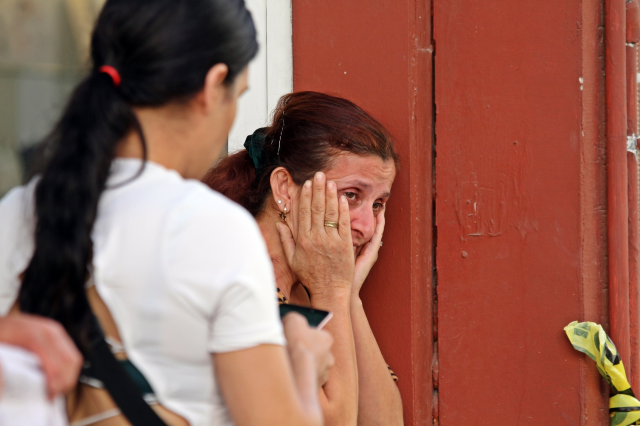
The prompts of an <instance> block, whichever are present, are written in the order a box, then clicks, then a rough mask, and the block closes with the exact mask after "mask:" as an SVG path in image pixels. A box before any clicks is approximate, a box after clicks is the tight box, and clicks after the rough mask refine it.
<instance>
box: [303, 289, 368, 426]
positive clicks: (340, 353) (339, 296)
mask: <svg viewBox="0 0 640 426" xmlns="http://www.w3.org/2000/svg"><path fill="white" fill-rule="evenodd" d="M311 306H313V307H314V308H317V309H322V310H326V311H331V312H333V318H332V319H331V321H329V322H328V323H327V325H326V326H325V329H326V330H327V331H328V332H329V333H331V335H332V336H333V338H334V341H335V343H334V345H333V355H334V356H335V359H336V364H335V366H334V367H333V369H332V370H331V374H330V375H329V380H327V383H325V385H324V386H323V388H322V390H323V392H321V393H320V401H321V403H322V412H323V413H324V417H325V423H326V425H327V426H344V425H355V424H356V422H357V417H358V410H357V408H358V369H357V363H356V347H355V344H354V339H353V330H352V319H351V312H350V294H349V292H348V291H347V292H342V293H340V292H335V293H334V294H333V295H332V297H314V296H312V297H311Z"/></svg>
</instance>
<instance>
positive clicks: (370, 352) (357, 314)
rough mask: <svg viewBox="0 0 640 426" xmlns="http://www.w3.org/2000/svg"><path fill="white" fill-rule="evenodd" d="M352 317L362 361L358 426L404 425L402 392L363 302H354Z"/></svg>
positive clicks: (359, 365)
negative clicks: (392, 374)
mask: <svg viewBox="0 0 640 426" xmlns="http://www.w3.org/2000/svg"><path fill="white" fill-rule="evenodd" d="M351 317H352V322H353V334H354V336H355V342H356V354H357V357H358V384H359V388H360V397H359V399H358V425H359V426H373V425H380V426H382V425H384V426H396V425H403V420H402V400H401V399H400V391H399V390H398V387H397V386H396V384H395V382H394V381H393V378H392V377H391V374H390V373H389V369H388V368H387V364H386V362H385V360H384V358H383V357H382V353H381V352H380V348H379V347H378V342H376V338H375V336H374V335H373V332H372V331H371V327H370V326H369V321H368V320H367V316H366V315H365V312H364V309H363V307H362V301H361V300H360V298H355V297H354V298H352V300H351Z"/></svg>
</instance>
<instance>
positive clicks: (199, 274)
mask: <svg viewBox="0 0 640 426" xmlns="http://www.w3.org/2000/svg"><path fill="white" fill-rule="evenodd" d="M140 165H141V161H139V160H134V159H117V160H115V161H114V163H113V166H112V174H111V176H110V178H109V181H108V185H107V188H111V189H107V190H106V191H105V192H104V193H103V195H102V197H101V199H100V204H99V207H98V216H97V219H96V222H95V225H94V229H93V233H92V238H93V243H94V257H93V267H94V276H93V278H94V281H95V284H96V288H97V290H98V292H99V294H100V296H101V297H102V299H103V300H104V302H105V303H106V304H107V306H108V308H109V310H110V311H111V314H112V316H113V318H114V320H115V322H116V324H117V326H118V330H119V332H120V335H121V338H122V340H123V344H124V347H125V349H126V352H127V355H128V357H129V359H130V360H131V362H133V364H134V365H135V366H136V367H137V368H138V369H139V370H140V371H141V372H142V374H143V375H144V376H145V378H146V379H147V380H148V381H149V383H150V384H151V386H152V388H153V390H154V392H155V395H156V397H157V398H158V400H159V401H160V403H161V404H162V405H164V406H165V407H167V408H168V409H170V410H172V411H174V412H176V413H177V414H179V415H181V416H183V417H185V418H186V419H187V420H188V421H189V422H190V424H191V426H200V425H207V426H208V425H215V426H217V425H229V424H231V420H230V417H229V414H228V411H227V408H226V406H225V404H224V402H223V400H222V395H221V394H220V390H219V389H218V386H217V383H216V380H215V374H214V370H213V366H212V362H211V355H210V354H211V353H216V352H230V351H236V350H241V349H246V348H250V347H254V346H257V345H260V344H276V345H283V344H284V336H283V332H282V325H281V323H280V319H279V315H278V308H277V304H276V299H275V295H274V294H275V280H274V275H273V269H272V265H271V261H270V259H269V257H268V254H267V250H266V246H265V243H264V240H263V239H262V236H261V234H260V231H259V228H258V226H257V224H256V222H255V220H254V219H253V218H252V217H251V215H250V214H249V213H248V212H247V211H245V210H244V209H242V208H241V207H240V206H238V205H236V204H234V203H233V202H231V201H229V200H228V199H227V198H225V197H223V196H222V195H220V194H218V193H216V192H214V191H212V190H211V189H209V188H208V187H206V186H205V185H203V184H202V183H200V182H198V181H194V180H185V179H183V178H182V177H181V176H180V175H179V174H178V173H176V172H175V171H172V170H167V169H165V168H164V167H162V166H160V165H158V164H155V163H152V162H147V164H146V165H145V169H144V172H143V173H142V175H141V176H139V177H137V178H135V179H134V180H133V181H131V182H129V183H126V184H124V185H122V186H119V187H118V186H116V185H117V184H118V183H122V182H125V181H127V180H128V179H130V178H131V177H133V176H135V175H136V173H137V172H138V170H139V168H140ZM34 187H35V182H33V181H32V182H31V183H30V184H29V185H28V186H26V187H20V188H17V189H14V190H12V191H11V192H10V193H9V194H7V195H6V196H5V198H4V199H2V200H1V201H0V315H5V314H6V313H7V312H8V310H9V309H10V307H11V306H12V305H13V303H14V301H15V300H16V297H17V293H18V289H19V286H20V282H19V279H18V276H19V275H20V274H21V273H22V272H23V271H24V270H25V269H26V267H27V265H28V263H29V261H30V258H31V256H32V255H33V190H34Z"/></svg>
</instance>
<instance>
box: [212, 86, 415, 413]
mask: <svg viewBox="0 0 640 426" xmlns="http://www.w3.org/2000/svg"><path fill="white" fill-rule="evenodd" d="M245 147H246V150H242V151H240V152H238V153H235V154H232V155H230V156H228V157H226V158H224V159H223V160H222V161H221V162H220V163H219V164H218V165H217V166H216V167H215V168H213V169H211V170H210V171H209V172H208V173H207V174H206V175H205V176H204V178H203V182H205V183H206V184H208V185H209V186H210V187H211V188H213V189H215V190H217V191H219V192H221V193H222V194H224V195H226V196H227V197H229V198H231V199H232V200H234V201H236V202H237V203H239V204H240V205H242V206H243V207H245V208H246V209H247V210H249V212H250V213H251V214H252V215H253V216H254V217H255V218H256V220H257V221H258V225H259V226H260V230H261V231H262V235H263V236H264V238H265V240H266V242H267V248H268V250H269V256H270V257H271V261H272V263H273V267H274V270H275V273H276V284H277V286H278V290H279V295H278V297H279V300H280V302H281V303H289V301H291V303H294V304H299V305H307V306H312V307H314V308H318V309H323V310H328V311H332V312H333V313H334V317H333V319H332V320H331V321H330V322H329V323H328V324H327V325H326V329H327V330H328V331H330V332H331V334H332V335H333V337H334V339H335V344H334V347H333V353H334V356H335V358H336V364H335V367H334V369H333V370H332V373H331V376H330V378H329V380H328V381H327V383H325V385H324V386H323V392H321V401H322V406H323V412H324V415H325V420H326V424H327V425H340V426H342V425H355V424H356V422H357V424H358V425H401V424H402V401H401V400H400V394H399V392H398V388H397V387H396V385H395V383H394V381H395V380H396V379H397V378H396V377H395V375H394V374H393V372H391V371H390V369H389V368H388V366H387V365H386V363H385V361H384V359H383V356H382V354H381V352H380V348H379V347H378V344H377V342H376V339H375V337H374V335H373V333H372V331H371V328H370V327H369V323H368V321H367V317H366V315H365V312H364V310H363V307H362V302H361V300H360V296H359V293H360V289H361V287H362V284H363V283H364V280H365V278H366V276H367V275H368V273H369V271H370V270H371V267H372V266H373V264H374V263H375V261H376V260H377V257H378V250H379V248H380V246H381V245H382V232H383V230H384V210H385V204H386V202H387V200H388V199H389V196H390V192H391V185H392V184H393V180H394V178H395V174H396V169H397V165H398V157H397V154H396V152H395V150H394V147H393V142H392V139H391V136H390V135H389V133H388V132H387V131H386V130H385V128H384V127H383V126H382V125H381V124H380V123H378V122H377V121H376V120H375V119H374V118H372V117H371V116H370V115H369V114H367V113H366V112H365V111H363V110H362V109H361V108H359V107H358V106H357V105H355V104H353V103H352V102H349V101H347V100H345V99H341V98H337V97H334V96H329V95H326V94H322V93H315V92H299V93H292V94H289V95H285V96H283V97H282V98H281V99H280V102H279V104H278V106H277V108H276V110H275V112H274V114H273V122H272V124H271V126H269V127H266V128H262V129H258V130H256V132H254V134H253V135H251V136H249V137H247V140H246V143H245ZM311 181H313V183H312V184H311ZM306 185H312V187H313V191H314V192H318V193H322V192H323V191H325V188H326V191H327V193H329V194H336V195H339V196H340V199H341V202H342V203H344V204H345V205H348V207H349V213H350V220H348V221H347V220H345V222H344V223H342V222H338V221H336V219H335V218H332V217H329V216H328V215H326V214H325V215H324V217H323V211H324V210H325V208H324V206H323V204H322V202H320V201H318V202H314V204H313V205H312V207H311V209H310V210H309V209H308V208H307V207H306V206H305V205H303V204H301V203H300V201H301V199H302V197H301V194H303V193H304V190H305V187H306ZM326 204H327V205H329V200H328V199H327V202H326ZM309 215H311V216H312V217H316V218H317V221H319V222H320V223H324V226H325V228H326V230H327V233H332V232H336V230H335V228H336V227H338V230H340V231H342V230H343V229H346V230H348V231H349V233H350V235H351V242H352V249H353V250H352V253H350V254H349V255H348V256H347V257H348V259H349V263H350V264H351V265H354V264H355V271H354V274H353V275H351V279H350V280H349V282H346V283H345V282H343V281H341V280H339V279H338V278H340V277H342V276H344V273H343V271H342V270H340V269H338V268H334V269H331V274H332V276H330V277H328V278H327V279H326V280H325V281H324V282H318V281H317V280H315V279H314V276H317V272H316V271H315V268H316V267H318V266H320V265H322V263H321V262H320V259H323V258H324V257H326V256H333V257H340V256H341V254H340V252H339V251H337V250H336V249H335V248H334V247H332V246H330V245H326V244H324V243H323V241H321V240H309V239H308V238H305V236H304V232H303V231H304V228H305V225H304V224H303V223H302V222H303V221H304V218H305V217H307V216H309ZM301 251H302V252H305V253H308V252H313V253H316V256H317V258H318V260H319V261H318V262H315V261H313V259H312V261H310V262H307V263H306V264H302V263H301V262H300V261H299V257H300V256H299V252H301ZM344 267H346V265H345V266H344ZM327 282H328V283H329V284H328V285H327V284H326V283H327Z"/></svg>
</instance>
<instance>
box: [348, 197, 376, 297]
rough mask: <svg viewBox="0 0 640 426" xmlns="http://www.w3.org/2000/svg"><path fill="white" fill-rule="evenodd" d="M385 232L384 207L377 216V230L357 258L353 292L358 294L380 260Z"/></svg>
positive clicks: (355, 294)
mask: <svg viewBox="0 0 640 426" xmlns="http://www.w3.org/2000/svg"><path fill="white" fill-rule="evenodd" d="M383 233H384V209H383V210H382V211H381V212H380V213H378V215H377V216H376V230H375V231H374V233H373V237H372V238H371V240H370V241H369V242H368V243H366V244H365V245H364V246H363V247H362V250H361V251H360V255H358V257H357V258H356V270H355V277H354V280H353V287H352V292H351V294H352V295H354V296H358V295H359V294H360V289H361V288H362V284H364V280H365V279H366V278H367V276H368V275H369V272H370V271H371V268H373V265H374V264H375V263H376V261H377V260H378V251H379V250H380V245H381V244H382V234H383Z"/></svg>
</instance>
